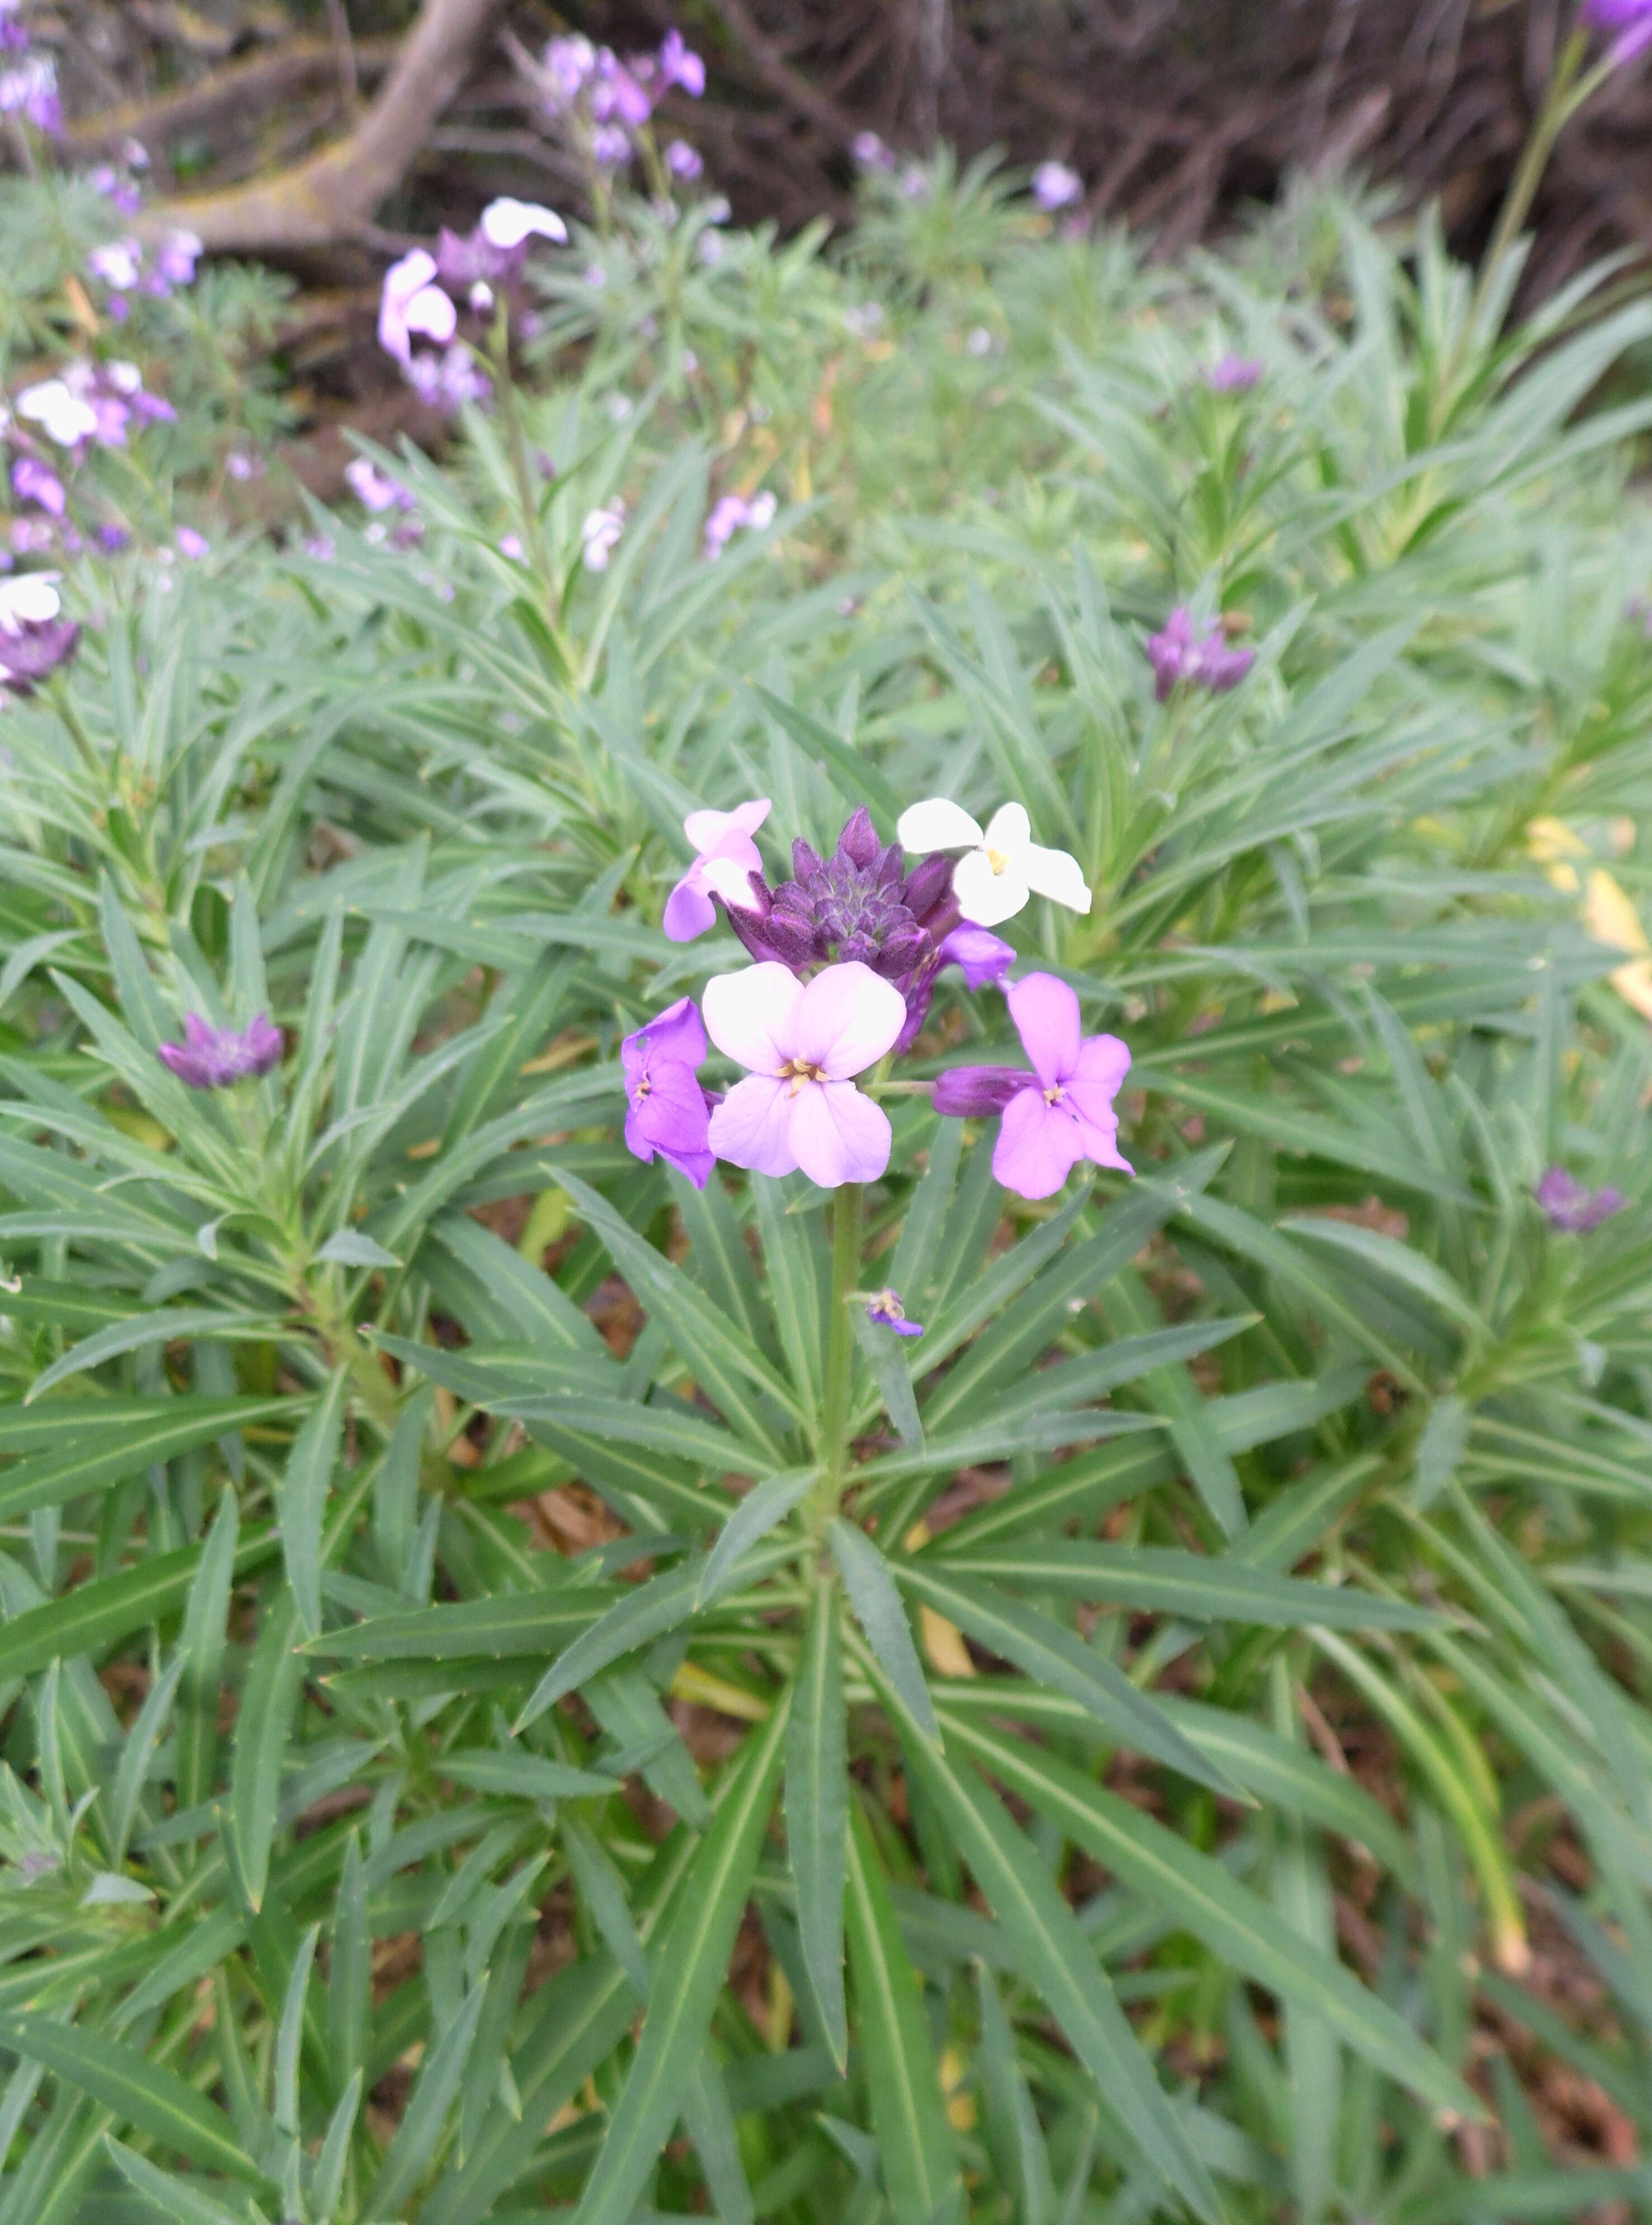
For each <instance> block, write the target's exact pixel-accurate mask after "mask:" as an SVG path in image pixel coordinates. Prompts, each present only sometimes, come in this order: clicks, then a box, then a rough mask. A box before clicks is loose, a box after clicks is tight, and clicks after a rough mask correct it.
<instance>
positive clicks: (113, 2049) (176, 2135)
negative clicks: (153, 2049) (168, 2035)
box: [0, 2013, 263, 2185]
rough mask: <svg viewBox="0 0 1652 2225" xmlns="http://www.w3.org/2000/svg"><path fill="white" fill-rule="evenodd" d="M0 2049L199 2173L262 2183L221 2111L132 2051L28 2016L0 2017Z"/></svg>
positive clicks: (73, 2028) (79, 2030) (172, 2072)
mask: <svg viewBox="0 0 1652 2225" xmlns="http://www.w3.org/2000/svg"><path fill="white" fill-rule="evenodd" d="M0 2047H5V2048H9V2050H10V2051H11V2052H12V2053H13V2054H14V2055H26V2056H28V2057H31V2058H32V2059H33V2060H34V2061H35V2062H36V2063H44V2064H45V2065H46V2068H47V2070H49V2071H50V2072H51V2073H52V2074H53V2076H54V2077H57V2078H61V2079H65V2080H66V2081H67V2082H68V2083H69V2084H70V2085H71V2086H78V2087H79V2089H80V2091H81V2092H82V2093H83V2094H89V2095H91V2096H92V2100H93V2101H96V2102H98V2105H99V2106H100V2107H101V2108H105V2109H107V2110H109V2111H110V2112H111V2114H113V2115H114V2116H115V2117H116V2118H117V2120H118V2121H119V2122H120V2123H122V2124H125V2125H134V2126H136V2128H137V2130H138V2131H139V2132H141V2133H147V2134H148V2135H149V2139H152V2140H158V2141H159V2142H160V2143H161V2146H162V2147H164V2148H168V2149H170V2150H171V2151H172V2152H173V2153H174V2154H176V2155H185V2156H187V2157H188V2158H189V2159H190V2161H191V2162H192V2163H196V2164H199V2165H200V2166H201V2168H202V2169H203V2170H205V2171H228V2172H229V2173H230V2175H231V2177H234V2178H243V2179H250V2180H251V2181H252V2182H253V2184H255V2185H256V2184H259V2183H260V2182H261V2180H262V2178H263V2173H262V2172H261V2171H259V2170H258V2169H257V2167H256V2165H255V2164H254V2163H253V2161H252V2158H250V2156H249V2155H247V2154H245V2153H244V2151H243V2149H242V2146H241V2143H240V2141H239V2140H238V2139H237V2138H236V2137H235V2130H234V2127H233V2126H232V2125H231V2122H230V2120H229V2119H228V2118H227V2117H226V2116H225V2114H224V2112H223V2111H222V2110H221V2109H219V2108H214V2107H213V2105H212V2102H210V2101H203V2100H202V2099H201V2097H200V2095H199V2094H198V2093H196V2091H195V2089H194V2088H193V2086H191V2085H189V2084H187V2082H186V2081H185V2080H183V2079H181V2078H180V2077H179V2076H178V2074H177V2072H176V2071H175V2070H166V2069H164V2068H163V2067H162V2066H161V2064H159V2063H150V2062H148V2061H147V2060H146V2059H145V2057H143V2056H142V2054H140V2053H139V2051H138V2050H137V2049H136V2048H135V2047H128V2046H127V2045H126V2044H124V2043H123V2041H120V2040H116V2039H109V2038H105V2037H104V2034H103V2033H101V2032H91V2031H87V2030H85V2029H83V2028H82V2027H81V2026H80V2025H69V2024H59V2023H58V2022H56V2020H55V2019H54V2018H51V2017H47V2016H37V2015H31V2014H29V2013H23V2014H22V2015H11V2016H4V2015H0Z"/></svg>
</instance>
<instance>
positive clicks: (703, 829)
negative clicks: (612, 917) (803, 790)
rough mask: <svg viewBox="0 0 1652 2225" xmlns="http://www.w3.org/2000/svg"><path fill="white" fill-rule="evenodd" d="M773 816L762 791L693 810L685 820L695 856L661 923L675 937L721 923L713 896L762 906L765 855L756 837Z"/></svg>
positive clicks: (735, 904)
mask: <svg viewBox="0 0 1652 2225" xmlns="http://www.w3.org/2000/svg"><path fill="white" fill-rule="evenodd" d="M768 816H769V798H768V797H767V796H754V797H753V798H752V800H751V801H750V802H749V803H739V804H737V805H736V806H735V808H734V809H733V810H732V811H691V812H690V813H689V815H688V816H687V818H686V819H685V820H684V821H683V822H682V825H683V832H684V834H687V837H688V839H689V840H690V841H691V842H692V843H693V846H694V851H695V857H694V862H693V865H690V867H689V868H688V871H687V872H686V873H685V874H684V875H683V877H682V878H681V879H680V881H679V882H678V884H677V885H676V887H675V888H674V889H673V890H672V891H671V894H670V895H669V896H668V897H667V898H666V906H665V915H664V917H663V918H662V920H661V926H662V927H663V928H664V929H665V932H666V934H667V935H668V937H669V939H670V940H671V941H673V942H692V941H693V940H694V937H695V936H696V935H704V934H705V932H706V929H707V928H709V927H714V926H715V925H716V924H717V910H716V907H715V906H714V905H713V904H712V897H713V896H719V897H722V899H723V901H724V903H725V904H727V905H728V906H729V907H730V908H731V910H745V911H755V910H757V909H758V907H759V904H760V903H761V898H760V897H758V896H757V895H756V892H755V891H754V890H753V888H752V886H751V876H752V875H753V874H754V873H756V875H757V876H758V877H759V878H762V874H763V855H762V853H761V852H760V851H759V850H758V848H757V846H756V843H755V842H754V841H753V840H752V839H751V838H752V836H753V835H754V834H756V831H757V829H758V827H761V826H762V825H763V821H764V820H765V819H767V817H768Z"/></svg>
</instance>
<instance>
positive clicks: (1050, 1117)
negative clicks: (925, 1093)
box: [935, 973, 1135, 1198]
mask: <svg viewBox="0 0 1652 2225" xmlns="http://www.w3.org/2000/svg"><path fill="white" fill-rule="evenodd" d="M1005 1002H1006V1003H1007V1004H1008V1005H1009V1007H1010V1018H1011V1019H1012V1020H1013V1021H1014V1022H1015V1024H1016V1032H1017V1033H1018V1034H1019V1036H1021V1043H1022V1049H1023V1050H1024V1051H1025V1052H1026V1054H1027V1055H1028V1057H1029V1059H1030V1060H1031V1061H1032V1065H1033V1070H1032V1072H1031V1073H1030V1074H1029V1073H1027V1072H1025V1071H1024V1069H1023V1068H1020V1067H1013V1066H959V1067H953V1068H952V1069H951V1070H950V1071H949V1072H948V1073H946V1074H941V1075H940V1077H939V1078H938V1080H937V1081H936V1083H935V1110H936V1112H940V1113H943V1114H946V1115H947V1116H949V1117H950V1118H953V1119H982V1118H984V1117H986V1116H988V1115H990V1114H991V1113H993V1112H997V1113H1001V1114H1002V1115H1003V1118H1002V1119H1001V1121H1000V1123H999V1127H998V1140H997V1144H995V1145H994V1146H993V1151H992V1171H993V1173H994V1174H995V1175H996V1176H997V1179H998V1180H999V1181H1000V1182H1002V1183H1003V1186H1004V1188H1005V1189H1012V1190H1015V1191H1016V1193H1017V1194H1018V1195H1020V1196H1022V1197H1035V1198H1036V1197H1051V1196H1053V1195H1054V1193H1055V1192H1056V1191H1057V1190H1058V1189H1060V1187H1061V1185H1062V1183H1063V1182H1065V1181H1066V1180H1067V1176H1068V1175H1069V1174H1071V1172H1072V1171H1073V1168H1074V1167H1075V1166H1076V1165H1077V1164H1078V1163H1079V1160H1080V1159H1089V1160H1091V1161H1092V1162H1093V1163H1094V1164H1096V1165H1097V1166H1102V1167H1117V1168H1118V1169H1120V1170H1121V1171H1122V1172H1123V1173H1125V1174H1132V1173H1134V1171H1135V1170H1134V1169H1133V1168H1132V1167H1131V1165H1130V1162H1129V1160H1128V1159H1124V1158H1121V1157H1120V1156H1119V1151H1118V1115H1117V1113H1116V1112H1114V1110H1113V1100H1114V1098H1115V1097H1117V1094H1118V1092H1119V1090H1120V1089H1121V1088H1122V1087H1123V1081H1124V1076H1125V1075H1126V1074H1128V1073H1129V1071H1130V1052H1129V1050H1128V1049H1126V1048H1125V1046H1124V1045H1123V1043H1120V1042H1119V1040H1118V1038H1117V1036H1084V1035H1081V1034H1080V1031H1079V1029H1080V1023H1079V999H1078V998H1077V996H1076V995H1075V994H1074V992H1073V990H1072V989H1070V988H1069V987H1068V986H1067V983H1066V982H1065V981H1060V980H1058V979H1056V977H1055V975H1054V973H1029V974H1028V975H1027V977H1026V978H1025V979H1024V980H1021V981H1017V982H1016V984H1015V986H1013V988H1010V989H1009V990H1007V991H1006V992H1005Z"/></svg>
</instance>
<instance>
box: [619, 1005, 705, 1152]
mask: <svg viewBox="0 0 1652 2225" xmlns="http://www.w3.org/2000/svg"><path fill="white" fill-rule="evenodd" d="M705 1055H706V1030H705V1029H704V1028H703V1027H702V1026H701V1024H700V1018H699V1013H698V1012H697V1011H695V1010H694V1006H693V999H692V998H687V997H682V998H679V999H678V1001H677V1002H676V1003H675V1004H674V1005H671V1006H670V1007H669V1009H668V1011H663V1012H661V1014H660V1017H658V1019H655V1020H650V1021H649V1024H648V1025H647V1026H646V1027H645V1028H639V1029H638V1030H637V1031H636V1034H635V1035H631V1036H626V1038H625V1040H624V1042H623V1043H622V1044H621V1045H620V1047H619V1062H620V1065H621V1067H622V1068H623V1071H624V1074H625V1147H626V1149H627V1150H628V1151H630V1152H632V1153H633V1154H634V1155H635V1156H636V1157H637V1158H639V1159H642V1160H643V1161H644V1162H646V1163H652V1161H653V1158H654V1156H655V1152H656V1151H657V1152H658V1153H659V1155H660V1157H661V1158H662V1159H664V1160H665V1161H666V1162H667V1163H668V1164H669V1165H671V1166H674V1167H675V1168H676V1169H677V1170H678V1172H679V1173H680V1174H684V1175H687V1177H688V1179H689V1181H690V1182H693V1185H694V1188H695V1189H705V1187H706V1181H707V1179H708V1177H709V1176H710V1174H711V1171H712V1167H713V1166H714V1165H715V1164H716V1157H715V1154H714V1153H713V1152H712V1151H711V1149H710V1148H709V1146H708V1145H707V1144H706V1124H707V1121H708V1120H709V1119H710V1117H711V1106H710V1103H709V1100H708V1099H707V1097H706V1092H705V1091H704V1090H703V1089H702V1088H701V1087H700V1086H699V1081H697V1080H696V1079H695V1075H694V1068H696V1067H697V1066H698V1065H699V1063H700V1062H701V1061H702V1060H703V1059H704V1057H705Z"/></svg>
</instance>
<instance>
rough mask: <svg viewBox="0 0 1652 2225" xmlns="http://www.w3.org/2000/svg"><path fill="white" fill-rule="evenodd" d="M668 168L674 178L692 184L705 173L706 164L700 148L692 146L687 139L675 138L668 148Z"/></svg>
mask: <svg viewBox="0 0 1652 2225" xmlns="http://www.w3.org/2000/svg"><path fill="white" fill-rule="evenodd" d="M666 168H667V169H668V170H669V171H670V173H671V174H672V176H673V177H674V178H681V179H683V180H684V181H686V182H687V183H689V184H692V183H693V181H694V180H695V179H696V178H698V177H699V176H701V175H702V174H703V173H704V171H705V168H706V165H705V163H704V162H702V161H701V159H700V155H699V149H698V148H696V147H691V146H690V145H689V143H688V142H687V140H686V139H674V140H673V141H672V142H671V144H670V145H669V146H668V148H667V149H666Z"/></svg>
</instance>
